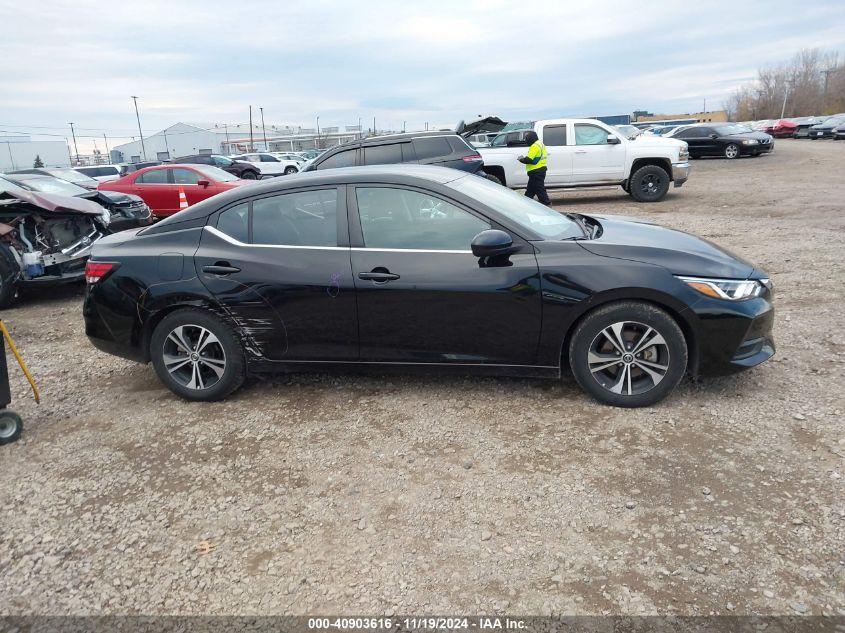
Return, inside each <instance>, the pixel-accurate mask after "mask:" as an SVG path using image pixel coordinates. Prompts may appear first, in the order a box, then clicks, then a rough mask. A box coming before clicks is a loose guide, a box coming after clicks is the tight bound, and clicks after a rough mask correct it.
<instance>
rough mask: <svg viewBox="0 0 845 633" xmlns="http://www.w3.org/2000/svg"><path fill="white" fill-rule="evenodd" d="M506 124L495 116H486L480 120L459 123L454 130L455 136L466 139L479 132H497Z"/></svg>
mask: <svg viewBox="0 0 845 633" xmlns="http://www.w3.org/2000/svg"><path fill="white" fill-rule="evenodd" d="M507 124H508V122H507V121H502V120H501V119H500V118H499V117H497V116H486V117H483V118H481V119H475V120H474V121H469V122H465V121H461V122H459V123H458V126H457V127H456V128H455V134H460V135H461V136H463V137H467V136H472V135H473V134H480V133H481V132H499V131H500V130H501V129H502V128H504V127H505V126H506V125H507Z"/></svg>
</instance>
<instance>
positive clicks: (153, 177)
mask: <svg viewBox="0 0 845 633" xmlns="http://www.w3.org/2000/svg"><path fill="white" fill-rule="evenodd" d="M167 172H168V170H167V169H151V170H150V171H145V172H144V173H143V174H141V175H140V176H138V177H137V178H136V179H135V182H140V183H143V184H145V185H161V184H167Z"/></svg>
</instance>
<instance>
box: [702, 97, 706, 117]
mask: <svg viewBox="0 0 845 633" xmlns="http://www.w3.org/2000/svg"><path fill="white" fill-rule="evenodd" d="M702 112H703V113H704V114H707V97H704V109H703V110H702Z"/></svg>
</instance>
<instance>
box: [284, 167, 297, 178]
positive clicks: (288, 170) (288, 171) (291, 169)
mask: <svg viewBox="0 0 845 633" xmlns="http://www.w3.org/2000/svg"><path fill="white" fill-rule="evenodd" d="M298 171H299V170H298V169H297V168H296V167H293V166H291V167H285V176H290V175H291V174H295V173H296V172H298Z"/></svg>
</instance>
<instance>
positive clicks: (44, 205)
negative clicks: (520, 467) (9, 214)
mask: <svg viewBox="0 0 845 633" xmlns="http://www.w3.org/2000/svg"><path fill="white" fill-rule="evenodd" d="M20 202H23V203H25V204H28V205H30V206H33V207H36V208H37V209H38V210H41V211H48V212H50V213H87V214H90V215H102V214H103V207H101V206H100V205H99V204H97V203H96V202H92V201H91V200H87V199H85V198H76V197H72V196H58V195H56V194H53V193H39V192H36V191H24V190H21V191H15V192H14V193H10V192H7V191H0V204H16V203H20Z"/></svg>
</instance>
